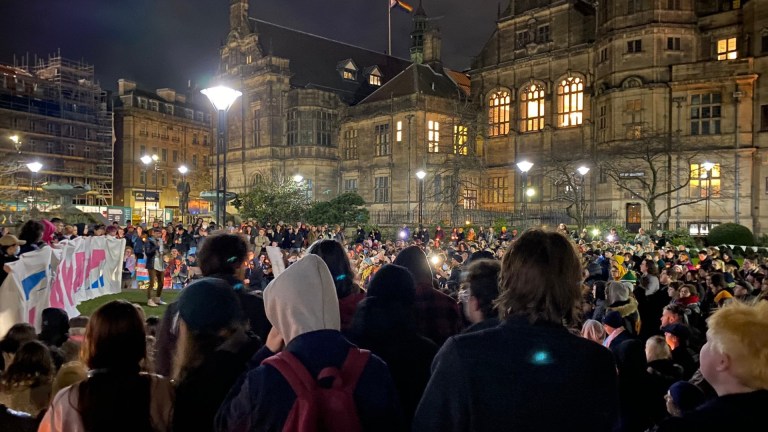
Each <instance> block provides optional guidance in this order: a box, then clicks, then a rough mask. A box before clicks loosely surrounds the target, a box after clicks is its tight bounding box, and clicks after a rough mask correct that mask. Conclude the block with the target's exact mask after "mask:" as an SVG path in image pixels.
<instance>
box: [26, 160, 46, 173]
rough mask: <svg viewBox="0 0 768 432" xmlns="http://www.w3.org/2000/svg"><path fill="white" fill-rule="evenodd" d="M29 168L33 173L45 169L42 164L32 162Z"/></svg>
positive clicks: (28, 165)
mask: <svg viewBox="0 0 768 432" xmlns="http://www.w3.org/2000/svg"><path fill="white" fill-rule="evenodd" d="M27 168H28V169H29V170H30V171H32V172H33V173H38V172H40V170H41V169H43V164H41V163H40V162H30V163H28V164H27Z"/></svg>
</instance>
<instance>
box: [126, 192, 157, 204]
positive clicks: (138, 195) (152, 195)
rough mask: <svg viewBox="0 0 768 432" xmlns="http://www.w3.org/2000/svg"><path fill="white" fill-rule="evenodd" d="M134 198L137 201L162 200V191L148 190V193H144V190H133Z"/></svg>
mask: <svg viewBox="0 0 768 432" xmlns="http://www.w3.org/2000/svg"><path fill="white" fill-rule="evenodd" d="M133 199H134V200H136V201H146V202H160V192H151V191H147V193H146V195H144V191H133Z"/></svg>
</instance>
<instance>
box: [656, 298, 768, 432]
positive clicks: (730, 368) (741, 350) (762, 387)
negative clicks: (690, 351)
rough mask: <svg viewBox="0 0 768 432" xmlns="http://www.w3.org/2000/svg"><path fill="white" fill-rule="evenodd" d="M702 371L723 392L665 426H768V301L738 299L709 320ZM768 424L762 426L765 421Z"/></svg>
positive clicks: (666, 430) (672, 430)
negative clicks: (750, 301) (750, 303)
mask: <svg viewBox="0 0 768 432" xmlns="http://www.w3.org/2000/svg"><path fill="white" fill-rule="evenodd" d="M707 325H708V327H709V330H708V332H707V343H706V344H705V345H704V347H703V348H702V349H701V353H700V360H701V374H702V375H703V377H704V378H705V379H706V380H707V382H709V384H711V385H712V387H713V388H714V389H715V392H716V393H717V397H715V398H713V399H710V400H708V401H706V402H704V403H703V404H702V405H700V406H698V407H697V408H696V409H694V410H691V411H688V412H683V413H682V416H681V417H672V418H669V419H667V420H665V421H664V422H662V423H661V424H660V425H659V428H658V431H659V432H680V431H685V432H688V431H691V432H692V431H712V432H715V431H717V432H720V431H753V430H764V429H765V407H766V406H768V362H766V360H765V359H766V358H768V302H758V303H756V304H754V305H747V304H744V303H741V302H733V303H730V304H728V305H726V306H725V307H723V308H721V309H719V310H717V311H716V312H715V313H714V314H713V315H712V316H711V317H710V318H709V319H708V320H707ZM761 425H762V426H761Z"/></svg>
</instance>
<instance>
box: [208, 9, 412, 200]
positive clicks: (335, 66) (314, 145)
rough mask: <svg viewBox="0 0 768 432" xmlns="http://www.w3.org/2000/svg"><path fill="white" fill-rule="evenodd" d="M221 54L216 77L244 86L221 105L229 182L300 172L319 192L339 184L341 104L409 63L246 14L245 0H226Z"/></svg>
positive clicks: (241, 185)
mask: <svg viewBox="0 0 768 432" xmlns="http://www.w3.org/2000/svg"><path fill="white" fill-rule="evenodd" d="M220 55H221V63H220V69H219V74H218V79H219V80H220V81H221V82H224V83H227V84H228V85H230V86H231V87H233V88H236V89H239V90H241V91H242V93H243V95H242V96H241V97H240V98H239V99H238V100H237V101H236V102H235V104H234V105H233V106H232V107H231V108H230V110H229V112H228V122H227V149H228V154H227V161H228V162H227V167H228V179H227V184H228V188H229V190H231V191H233V192H244V191H246V190H248V188H249V186H250V185H252V184H253V183H254V182H258V181H261V180H262V179H274V180H277V181H283V180H287V179H291V178H294V177H295V176H297V175H299V176H301V177H302V178H303V181H304V182H305V186H306V187H307V190H308V192H309V193H310V194H311V195H312V197H313V198H314V199H320V200H325V199H330V198H332V197H334V196H336V195H337V194H338V193H339V192H340V191H341V190H342V188H343V185H342V177H341V176H340V171H341V157H340V154H339V151H340V149H339V144H340V140H341V139H342V138H341V137H340V135H339V130H340V129H339V128H340V122H341V119H342V118H344V116H345V115H346V114H345V112H346V110H347V108H348V107H349V106H352V105H355V104H357V103H359V102H360V101H361V100H363V99H364V98H365V97H367V96H368V95H370V94H371V93H373V92H374V91H375V90H376V89H378V88H379V87H381V86H382V85H383V84H386V83H387V82H388V81H389V80H391V79H392V78H393V77H394V76H396V75H397V74H399V73H400V72H402V71H403V70H404V69H405V68H406V67H407V66H408V64H409V62H408V61H407V60H404V59H398V58H395V57H391V56H388V55H385V54H381V53H377V52H374V51H370V50H367V49H364V48H359V47H356V46H352V45H349V44H345V43H341V42H337V41H333V40H329V39H326V38H323V37H320V36H315V35H310V34H307V33H302V32H299V31H295V30H292V29H288V28H285V27H281V26H277V25H275V24H271V23H267V22H264V21H261V20H258V19H254V18H251V17H249V16H248V1H247V0H233V1H232V2H231V3H230V31H229V34H228V36H227V40H226V43H225V44H224V46H222V47H221V51H220ZM230 210H234V209H230Z"/></svg>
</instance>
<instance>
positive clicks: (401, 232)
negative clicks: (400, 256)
mask: <svg viewBox="0 0 768 432" xmlns="http://www.w3.org/2000/svg"><path fill="white" fill-rule="evenodd" d="M405 236H406V234H405V230H401V231H400V238H401V239H404V238H405Z"/></svg>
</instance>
